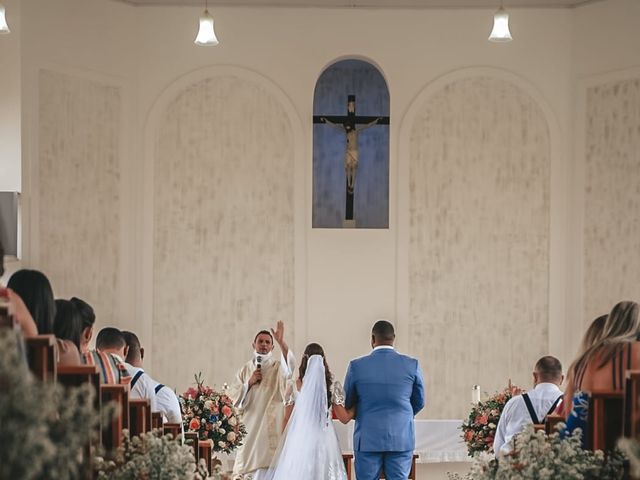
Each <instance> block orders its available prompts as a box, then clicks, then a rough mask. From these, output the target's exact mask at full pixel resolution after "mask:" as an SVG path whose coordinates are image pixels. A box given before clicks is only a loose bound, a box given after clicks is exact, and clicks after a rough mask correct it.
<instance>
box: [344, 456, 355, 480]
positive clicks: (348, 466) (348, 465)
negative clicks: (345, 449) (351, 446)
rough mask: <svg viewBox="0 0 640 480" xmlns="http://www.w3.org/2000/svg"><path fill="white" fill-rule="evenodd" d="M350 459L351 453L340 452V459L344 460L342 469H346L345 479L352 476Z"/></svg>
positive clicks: (349, 478)
mask: <svg viewBox="0 0 640 480" xmlns="http://www.w3.org/2000/svg"><path fill="white" fill-rule="evenodd" d="M351 460H353V455H352V454H350V453H343V454H342V461H343V462H344V469H345V470H346V471H347V480H351V477H352V476H353V469H352V466H351Z"/></svg>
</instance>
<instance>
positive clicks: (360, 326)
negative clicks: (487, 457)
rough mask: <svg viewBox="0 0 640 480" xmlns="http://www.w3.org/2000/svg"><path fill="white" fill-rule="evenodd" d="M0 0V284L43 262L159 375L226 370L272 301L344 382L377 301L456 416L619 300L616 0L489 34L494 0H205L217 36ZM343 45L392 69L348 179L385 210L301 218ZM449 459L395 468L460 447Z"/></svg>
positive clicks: (155, 5)
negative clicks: (9, 244) (380, 137)
mask: <svg viewBox="0 0 640 480" xmlns="http://www.w3.org/2000/svg"><path fill="white" fill-rule="evenodd" d="M2 4H3V5H4V7H5V12H6V19H7V22H8V24H9V26H10V29H11V32H10V33H9V34H6V35H0V191H1V192H11V193H12V194H14V196H13V197H12V198H17V199H18V200H17V201H18V206H19V208H18V209H17V215H16V217H15V223H14V224H12V225H8V224H6V225H4V226H3V228H14V227H15V228H14V230H15V238H16V239H17V243H16V250H15V252H7V256H6V258H5V268H6V273H5V275H4V276H3V277H2V282H1V283H2V285H6V283H7V281H8V279H9V278H10V276H11V274H12V273H13V272H15V271H17V270H20V269H24V268H32V269H37V270H40V271H42V272H44V273H45V274H46V275H47V277H48V278H49V279H50V281H51V285H52V287H53V290H54V293H55V297H56V298H70V297H73V296H76V297H80V298H82V299H85V300H86V301H87V302H89V303H90V304H91V305H92V306H93V308H94V309H95V312H96V318H97V319H96V326H97V329H99V328H101V327H104V326H114V327H117V328H120V329H125V330H130V331H134V332H136V333H137V334H138V336H139V337H140V341H141V343H142V344H143V346H145V352H146V356H145V368H146V369H148V370H149V371H151V372H153V373H154V374H155V375H156V376H157V377H159V378H162V379H163V383H165V384H167V385H170V386H171V387H172V388H175V389H176V390H177V391H178V392H181V391H184V390H185V389H187V388H188V387H190V386H192V385H193V378H194V374H197V373H198V372H201V373H202V376H203V378H204V379H205V381H206V383H207V384H210V385H216V386H222V385H223V384H225V383H230V382H232V381H233V376H234V374H235V372H236V370H237V369H238V368H239V367H240V366H241V365H242V364H243V363H244V362H246V361H247V360H248V359H249V358H251V355H252V347H251V343H252V341H253V339H254V336H255V334H256V332H258V331H259V330H261V329H265V328H267V329H268V328H270V327H272V328H275V325H276V322H277V321H278V320H282V321H283V322H284V327H285V335H286V338H287V341H288V343H289V346H290V347H291V350H292V351H293V352H294V353H295V355H296V356H297V357H299V356H300V355H301V354H302V351H303V350H304V348H305V345H307V344H308V343H309V342H317V343H319V344H321V345H322V346H323V347H324V350H325V352H326V358H327V362H328V364H329V365H330V367H331V369H332V371H333V373H334V375H335V377H336V379H340V380H342V379H343V378H344V375H345V372H346V369H347V365H348V363H349V361H350V360H351V359H353V358H356V357H359V356H362V355H366V354H367V353H368V352H369V351H370V350H371V327H372V325H373V324H374V322H375V321H376V320H378V319H389V320H390V321H391V322H392V323H393V324H394V326H395V329H396V335H397V337H396V348H397V349H398V351H400V352H403V353H406V354H407V355H410V356H412V357H415V358H417V359H418V360H419V362H420V366H421V368H422V371H423V372H424V379H425V388H426V406H425V408H424V409H423V410H422V411H421V412H420V414H419V415H418V417H417V418H418V420H424V421H445V420H451V419H458V421H459V420H460V419H465V418H466V417H467V415H468V412H469V407H470V402H471V399H472V389H473V386H474V385H479V386H480V389H481V392H482V395H490V394H492V393H494V392H496V391H499V390H501V389H503V388H504V387H505V386H506V385H507V383H508V382H512V383H513V384H515V385H518V386H521V387H523V388H530V387H531V382H532V380H531V372H532V368H533V365H534V364H535V362H536V360H537V359H538V358H540V357H541V356H543V355H553V356H556V357H557V358H558V359H560V360H561V362H562V364H563V366H564V367H565V368H566V367H568V366H569V364H570V363H571V361H572V360H573V358H574V356H575V354H576V351H577V349H578V346H579V342H580V339H581V337H582V334H583V332H584V331H585V329H586V327H587V326H588V325H589V323H590V322H591V320H593V319H594V318H596V317H597V316H599V315H603V314H607V313H608V312H609V311H610V310H611V308H612V307H613V306H614V305H615V304H616V303H617V302H619V301H621V300H632V301H636V302H638V301H640V29H639V28H638V24H639V21H640V2H639V1H638V0H504V2H502V7H503V8H504V10H505V11H506V12H508V14H509V27H510V32H511V35H512V37H513V39H512V41H509V42H493V41H489V40H488V36H489V33H490V32H491V27H492V24H493V18H494V13H495V12H496V10H497V9H498V8H499V7H500V6H501V2H500V1H499V0H324V1H323V0H237V1H236V0H234V1H228V0H219V1H217V0H210V1H208V5H207V7H206V8H207V10H208V12H210V14H211V15H212V16H213V18H214V20H215V34H216V36H217V39H218V40H219V44H218V45H215V46H200V45H196V44H194V38H195V37H196V33H197V30H198V19H199V17H200V15H201V14H202V12H203V11H204V9H205V0H2ZM343 60H361V61H363V62H366V63H368V64H370V65H372V66H373V67H375V69H376V70H377V71H378V72H379V73H380V74H381V76H382V78H383V79H384V81H385V82H386V86H387V89H388V95H389V103H388V107H389V110H388V112H385V115H387V116H388V124H387V125H384V127H374V128H384V129H385V131H386V132H387V134H388V145H387V147H388V161H387V167H385V168H388V172H386V177H384V182H388V183H386V184H385V191H384V192H377V191H376V190H375V189H373V191H370V192H369V195H372V197H371V198H370V199H362V198H361V199H360V200H359V201H360V202H361V204H367V203H371V202H374V201H375V199H376V198H377V197H376V194H379V195H386V197H385V199H386V200H385V201H386V203H384V202H383V203H384V205H383V208H385V209H388V210H385V211H386V212H387V217H385V221H386V222H387V224H386V226H385V227H384V228H341V227H339V226H338V227H332V228H319V227H317V226H314V220H313V218H312V217H313V209H314V205H315V202H316V197H315V195H316V192H314V173H315V170H314V166H313V161H314V120H313V119H314V115H317V112H316V111H315V109H314V92H315V89H316V85H317V83H318V80H319V78H320V77H321V75H322V73H323V72H324V71H325V70H327V69H328V68H330V67H331V66H332V65H334V64H336V63H337V62H340V61H343ZM358 102H360V99H358ZM332 114H339V112H338V113H332ZM370 130H373V129H370ZM363 135H364V133H363ZM340 148H342V147H340ZM360 153H361V155H360V160H359V166H358V172H359V173H358V175H360V172H363V171H366V169H367V167H368V165H371V164H368V162H367V155H366V153H365V150H364V149H363V150H362V151H361V152H360ZM341 155H342V154H341ZM336 162H338V165H342V157H340V158H336ZM340 168H342V167H339V169H340ZM362 175H364V173H363V174H362ZM356 182H357V180H356ZM356 185H358V184H357V183H356ZM340 188H341V189H342V188H343V186H342V184H340ZM355 191H356V195H357V194H358V193H359V191H358V188H357V187H356V190H355ZM362 191H364V190H362ZM320 193H321V192H320ZM16 194H17V195H16ZM356 218H357V211H356ZM12 221H13V220H12ZM356 221H357V220H356ZM346 226H347V227H348V225H346ZM351 226H352V225H351ZM97 329H96V330H97ZM446 461H447V460H442V461H441V463H437V464H433V465H428V464H425V465H422V464H421V465H420V470H419V475H418V478H420V475H423V476H424V477H425V478H426V477H427V476H428V475H432V476H429V478H446V475H445V474H444V472H446V471H451V470H453V471H460V472H464V471H465V470H466V469H467V468H468V463H464V462H461V461H460V459H459V458H458V459H455V461H452V463H450V464H447V463H445V462H446ZM449 461H451V460H449ZM428 469H431V470H428ZM420 472H423V473H422V474H421V473H420Z"/></svg>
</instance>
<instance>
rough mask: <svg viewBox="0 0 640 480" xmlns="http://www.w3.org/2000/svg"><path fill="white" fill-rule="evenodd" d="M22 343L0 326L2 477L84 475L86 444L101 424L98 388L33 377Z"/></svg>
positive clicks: (35, 478) (36, 479)
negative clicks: (96, 404)
mask: <svg viewBox="0 0 640 480" xmlns="http://www.w3.org/2000/svg"><path fill="white" fill-rule="evenodd" d="M21 341H22V340H21V337H20V336H19V335H18V334H16V332H14V331H12V330H9V329H1V330H0V445H2V448H0V478H7V479H9V478H10V479H21V480H32V479H33V480H39V479H49V480H55V479H65V480H73V479H80V478H82V466H83V459H84V458H83V447H84V446H85V445H87V443H88V442H89V441H90V439H92V436H93V435H95V432H97V430H96V428H95V427H96V426H97V424H98V422H99V418H98V415H97V414H96V412H95V411H94V409H93V400H94V392H93V390H92V389H91V387H90V386H89V385H86V386H84V387H79V388H68V389H65V388H63V387H62V386H60V385H57V384H54V383H42V382H39V381H37V380H35V379H34V378H33V376H32V374H31V372H30V371H29V368H28V366H27V362H26V360H25V358H24V356H23V354H22V353H21V352H22V349H21V348H20V344H21Z"/></svg>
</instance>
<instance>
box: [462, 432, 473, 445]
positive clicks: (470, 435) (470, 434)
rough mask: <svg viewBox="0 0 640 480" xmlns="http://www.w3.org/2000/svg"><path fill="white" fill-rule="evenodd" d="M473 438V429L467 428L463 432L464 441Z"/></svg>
mask: <svg viewBox="0 0 640 480" xmlns="http://www.w3.org/2000/svg"><path fill="white" fill-rule="evenodd" d="M472 438H473V430H467V431H466V432H464V441H465V442H469V441H471V439H472Z"/></svg>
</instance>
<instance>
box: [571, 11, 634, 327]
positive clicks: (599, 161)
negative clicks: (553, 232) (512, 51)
mask: <svg viewBox="0 0 640 480" xmlns="http://www.w3.org/2000/svg"><path fill="white" fill-rule="evenodd" d="M639 19H640V4H639V3H638V2H634V1H626V0H609V1H607V2H595V3H594V4H593V5H588V6H585V7H584V8H579V9H577V10H576V12H575V19H574V37H575V40H574V49H573V51H574V53H573V55H572V61H573V75H574V81H575V86H576V88H575V113H574V115H575V117H574V118H575V121H574V124H575V137H574V138H575V155H574V169H575V183H574V188H575V189H574V192H573V198H572V202H573V203H572V211H573V212H574V214H573V215H572V225H573V228H572V229H571V230H572V232H573V233H574V234H575V237H573V238H572V239H571V241H572V252H573V258H572V266H571V278H572V279H574V281H572V282H571V284H570V292H571V293H570V295H571V296H572V300H571V301H570V303H571V304H572V305H574V306H576V310H575V311H573V312H570V314H571V315H572V316H573V317H574V318H580V319H581V320H582V324H583V325H585V326H586V325H587V324H588V323H589V322H591V320H592V319H593V318H595V317H596V316H598V315H601V314H603V313H606V312H607V311H608V310H609V309H610V308H611V306H612V305H613V304H614V303H615V302H618V301H620V300H629V299H631V300H635V301H638V299H639V298H640V273H639V272H640V253H639V252H640V222H639V221H638V213H637V212H638V205H639V203H640V190H638V184H639V183H640V180H639V174H640V173H639V172H640V148H639V147H640V131H638V128H639V127H638V125H639V122H640V113H639V107H638V105H639V104H640V99H639V95H640V90H639V89H640V68H639V67H640V50H638V49H637V48H635V46H636V45H638V44H639V43H640V32H639V31H638V29H637V21H638V20H639Z"/></svg>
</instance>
